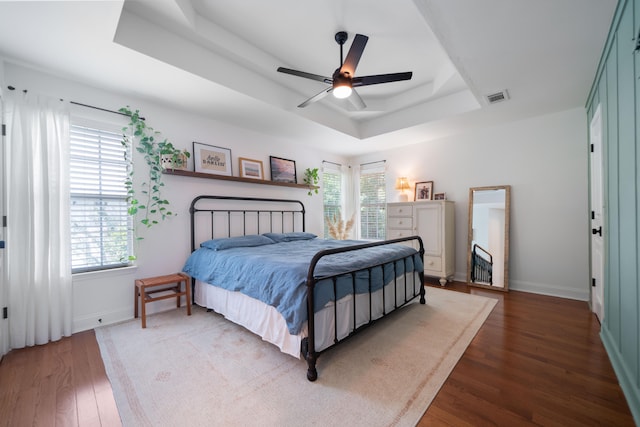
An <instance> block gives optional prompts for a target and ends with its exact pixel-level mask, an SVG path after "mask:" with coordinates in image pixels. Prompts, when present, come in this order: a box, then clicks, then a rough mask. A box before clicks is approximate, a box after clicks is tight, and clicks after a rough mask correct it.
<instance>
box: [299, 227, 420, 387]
mask: <svg viewBox="0 0 640 427" xmlns="http://www.w3.org/2000/svg"><path fill="white" fill-rule="evenodd" d="M411 241H416V242H417V243H418V245H419V249H418V255H419V257H420V261H423V260H424V246H423V243H422V239H421V238H420V237H419V236H411V237H403V238H399V239H393V240H385V241H381V242H372V243H365V244H360V245H353V246H348V247H342V248H335V249H326V250H323V251H320V252H318V253H317V254H316V255H315V256H314V257H313V259H312V260H311V264H310V266H309V272H308V275H307V313H308V333H309V335H308V337H307V338H305V339H304V340H303V341H302V348H301V349H300V350H301V353H302V356H303V357H304V358H305V360H306V361H307V365H308V369H307V379H308V380H309V381H315V380H316V379H317V378H318V371H317V369H316V361H317V358H318V356H319V355H320V354H321V353H323V352H324V351H326V350H328V349H329V348H333V347H334V346H335V345H336V344H338V343H340V342H343V341H344V340H346V339H347V338H350V337H351V336H353V335H354V334H356V333H357V332H359V331H360V330H362V329H364V328H366V327H367V326H370V325H372V324H373V323H375V322H376V321H377V320H380V319H381V318H383V317H385V316H386V315H387V314H388V312H387V310H386V307H387V304H386V303H385V302H384V300H385V298H386V296H385V286H384V284H383V287H382V299H383V303H382V313H381V314H380V315H379V316H377V317H375V318H374V316H373V311H372V310H371V294H372V293H371V286H369V301H370V303H369V315H368V321H366V322H364V323H363V324H360V325H359V324H358V322H356V320H355V319H356V308H357V307H356V306H357V304H356V295H355V280H356V275H357V274H358V273H359V272H363V271H368V276H369V278H371V271H372V270H373V269H375V268H382V271H383V277H384V269H385V268H392V269H394V271H393V272H392V273H393V277H395V278H396V279H394V282H395V281H396V280H397V276H398V275H397V274H396V271H395V269H396V268H397V267H396V266H397V265H398V264H397V263H398V262H400V263H403V264H402V265H403V266H404V272H405V274H406V272H407V269H406V266H407V263H408V262H409V258H413V257H414V256H415V254H412V255H407V256H404V257H399V258H398V259H396V260H392V261H385V263H384V264H380V265H373V266H369V267H366V268H363V269H359V270H354V271H350V272H346V273H340V274H339V275H336V276H322V277H318V276H317V275H316V273H315V270H316V266H317V264H318V262H319V261H320V260H321V259H322V258H323V257H325V256H328V255H334V254H338V253H343V252H350V251H355V250H360V249H366V248H371V247H375V246H383V245H390V244H395V243H407V242H411ZM411 262H413V260H411ZM389 264H391V267H388V265H389ZM385 266H387V267H385ZM415 273H416V271H415V270H414V271H412V274H411V277H412V278H413V279H412V281H413V283H412V286H411V290H412V291H411V292H409V293H407V284H406V282H405V283H404V286H403V287H404V289H405V292H404V297H403V298H401V302H400V303H399V304H398V297H397V295H396V294H395V292H397V284H395V285H394V289H395V291H394V296H393V298H394V301H393V309H392V310H390V311H389V312H391V311H393V310H396V309H398V308H400V307H402V306H404V305H406V304H408V303H409V302H411V301H412V300H413V299H415V298H416V297H418V296H419V297H420V304H425V302H426V300H425V289H424V270H423V269H420V270H419V271H417V273H418V277H419V279H418V280H417V281H416V280H415ZM345 275H350V276H351V280H352V288H353V289H354V290H353V325H352V326H350V327H349V332H348V334H347V335H346V336H345V337H343V338H339V337H338V333H337V331H338V329H339V328H338V315H337V308H336V307H337V303H336V304H334V318H333V320H334V324H335V328H334V342H333V345H331V346H330V347H328V348H325V349H324V350H322V351H316V341H315V315H314V314H315V313H314V311H315V300H314V298H315V296H314V294H315V287H316V285H317V284H318V283H319V282H321V281H326V280H330V281H332V282H333V286H334V294H335V286H336V282H337V280H338V277H344V276H345ZM405 280H406V275H405ZM416 282H419V283H416ZM369 283H370V285H371V279H369Z"/></svg>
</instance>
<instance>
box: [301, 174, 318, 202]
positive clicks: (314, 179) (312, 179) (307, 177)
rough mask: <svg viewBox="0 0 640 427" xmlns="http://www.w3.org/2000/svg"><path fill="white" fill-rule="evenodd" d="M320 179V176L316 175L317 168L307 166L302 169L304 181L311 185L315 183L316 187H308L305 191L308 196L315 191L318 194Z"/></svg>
mask: <svg viewBox="0 0 640 427" xmlns="http://www.w3.org/2000/svg"><path fill="white" fill-rule="evenodd" d="M319 181H320V177H319V176H318V168H313V169H311V168H307V169H305V171H304V183H305V184H307V185H309V186H312V185H315V186H316V188H310V189H309V192H308V193H307V194H308V195H309V196H313V193H314V192H315V193H316V194H318V187H317V185H318V182H319Z"/></svg>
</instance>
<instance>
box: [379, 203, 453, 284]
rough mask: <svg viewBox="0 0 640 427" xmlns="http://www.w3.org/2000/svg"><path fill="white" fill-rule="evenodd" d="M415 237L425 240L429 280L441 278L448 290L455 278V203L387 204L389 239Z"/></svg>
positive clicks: (425, 262)
mask: <svg viewBox="0 0 640 427" xmlns="http://www.w3.org/2000/svg"><path fill="white" fill-rule="evenodd" d="M413 235H418V236H420V237H421V238H422V243H423V245H424V274H425V276H431V277H437V278H439V279H440V285H442V286H444V285H445V284H446V283H447V281H449V280H452V279H453V276H454V274H455V247H454V246H455V218H454V203H453V202H452V201H448V200H424V201H419V202H400V203H389V204H387V239H396V238H399V237H408V236H413ZM416 249H417V248H416Z"/></svg>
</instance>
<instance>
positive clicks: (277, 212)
mask: <svg viewBox="0 0 640 427" xmlns="http://www.w3.org/2000/svg"><path fill="white" fill-rule="evenodd" d="M189 214H190V215H191V252H193V251H195V250H196V249H197V248H198V247H199V245H200V243H201V242H204V241H205V240H209V239H215V238H220V237H234V236H244V235H247V234H261V233H289V232H294V231H305V209H304V204H303V203H302V202H301V201H299V200H289V199H264V198H256V197H234V196H198V197H196V198H195V199H193V201H192V202H191V206H190V207H189Z"/></svg>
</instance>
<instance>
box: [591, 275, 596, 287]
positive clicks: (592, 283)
mask: <svg viewBox="0 0 640 427" xmlns="http://www.w3.org/2000/svg"><path fill="white" fill-rule="evenodd" d="M591 286H592V287H594V288H595V287H596V278H595V277H592V278H591Z"/></svg>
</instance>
